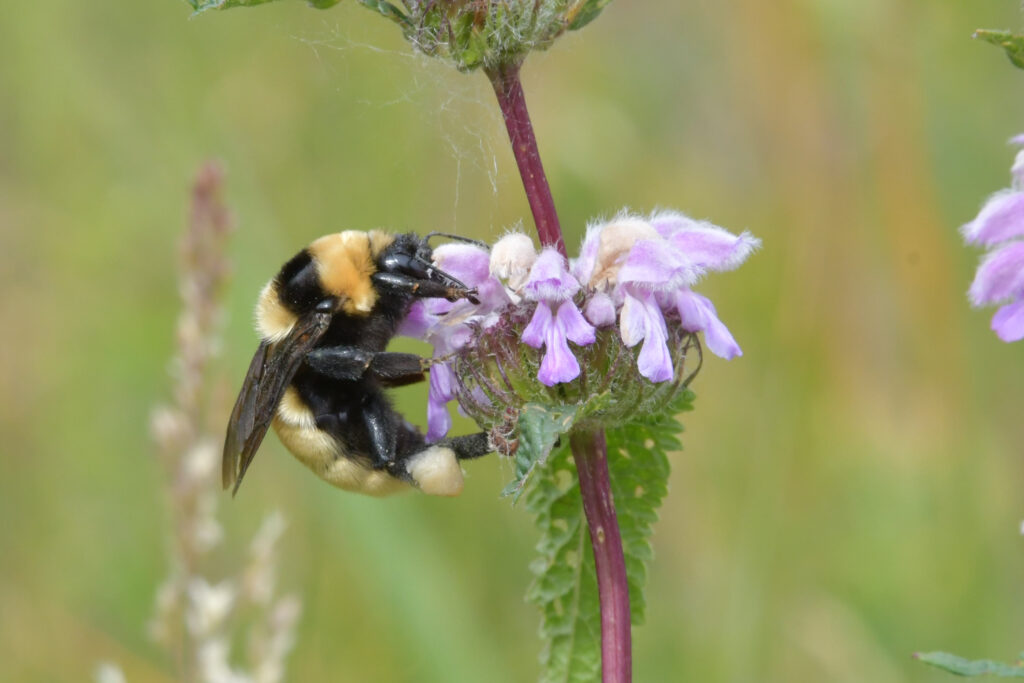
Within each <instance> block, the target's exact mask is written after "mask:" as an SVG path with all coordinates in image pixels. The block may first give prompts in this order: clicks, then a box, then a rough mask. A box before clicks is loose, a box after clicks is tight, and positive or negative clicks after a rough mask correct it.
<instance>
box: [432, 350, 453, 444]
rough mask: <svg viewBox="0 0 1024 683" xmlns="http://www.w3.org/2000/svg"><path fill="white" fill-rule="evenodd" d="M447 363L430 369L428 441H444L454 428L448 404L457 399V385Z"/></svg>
mask: <svg viewBox="0 0 1024 683" xmlns="http://www.w3.org/2000/svg"><path fill="white" fill-rule="evenodd" d="M452 380H453V375H452V371H451V368H449V367H448V364H447V363H440V364H438V365H435V366H433V367H432V368H431V369H430V389H429V391H428V392H427V441H430V442H434V441H437V440H439V439H443V438H444V436H445V435H446V434H447V433H448V430H449V429H451V427H452V417H451V415H450V414H449V413H448V402H449V401H451V400H452V399H453V398H455V383H454V382H453V381H452Z"/></svg>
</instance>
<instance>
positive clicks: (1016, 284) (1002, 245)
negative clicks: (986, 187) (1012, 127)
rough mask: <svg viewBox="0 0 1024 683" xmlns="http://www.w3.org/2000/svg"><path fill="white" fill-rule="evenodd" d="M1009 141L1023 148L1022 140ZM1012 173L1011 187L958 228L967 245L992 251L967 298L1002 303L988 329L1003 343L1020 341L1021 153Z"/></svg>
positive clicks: (1023, 333) (1023, 314) (1023, 292)
mask: <svg viewBox="0 0 1024 683" xmlns="http://www.w3.org/2000/svg"><path fill="white" fill-rule="evenodd" d="M1010 142H1011V143H1012V144H1016V145H1024V135H1018V136H1017V137H1015V138H1013V139H1011V140H1010ZM1010 172H1011V174H1012V175H1013V181H1012V183H1011V186H1010V187H1009V188H1008V189H1005V190H1000V191H999V192H996V193H995V194H993V195H992V196H991V197H989V198H988V201H986V202H985V205H984V206H983V207H982V208H981V211H980V212H978V216H977V217H976V218H975V219H974V220H973V221H971V222H970V223H967V224H966V225H964V226H963V227H962V228H961V229H960V230H961V232H962V234H963V236H964V240H965V241H966V242H967V243H968V244H974V245H978V246H983V247H990V248H991V249H992V251H990V252H989V253H988V255H987V256H986V257H985V259H984V260H983V261H982V262H981V265H979V266H978V272H977V273H976V274H975V276H974V282H972V283H971V287H970V289H969V290H968V297H969V298H970V300H971V303H972V304H973V305H974V306H977V307H980V306H991V305H994V304H1003V305H1002V306H1001V307H1000V308H999V310H998V311H996V314H995V315H994V316H992V330H993V331H994V332H995V333H996V335H997V336H998V337H999V338H1000V339H1002V340H1003V341H1005V342H1014V341H1020V340H1021V339H1024V239H1020V238H1024V150H1021V151H1020V152H1018V153H1017V158H1016V159H1015V161H1014V164H1013V167H1012V168H1011V169H1010Z"/></svg>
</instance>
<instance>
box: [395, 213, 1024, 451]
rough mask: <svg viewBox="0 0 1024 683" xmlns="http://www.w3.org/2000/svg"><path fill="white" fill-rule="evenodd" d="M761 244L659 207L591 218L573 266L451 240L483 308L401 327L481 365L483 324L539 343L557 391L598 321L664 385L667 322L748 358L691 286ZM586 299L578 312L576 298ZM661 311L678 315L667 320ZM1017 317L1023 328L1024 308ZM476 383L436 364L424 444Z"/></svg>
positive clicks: (451, 267) (428, 304)
mask: <svg viewBox="0 0 1024 683" xmlns="http://www.w3.org/2000/svg"><path fill="white" fill-rule="evenodd" d="M759 244H760V241H759V240H757V239H755V238H754V237H752V236H751V235H750V234H749V233H746V232H744V233H742V234H739V235H736V234H733V233H731V232H728V231H727V230H723V229H722V228H719V227H717V226H714V225H712V224H710V223H708V222H706V221H696V220H693V219H691V218H689V217H687V216H685V215H683V214H680V213H675V212H667V211H662V212H656V213H654V214H652V215H650V216H648V217H644V216H638V215H635V214H629V213H626V212H622V213H620V214H618V215H617V216H615V217H614V218H613V219H612V220H611V221H608V222H604V223H592V224H590V225H588V227H587V234H586V237H585V238H584V240H583V244H582V248H581V250H580V255H579V257H578V258H576V259H574V260H573V261H572V262H571V266H570V264H567V263H566V260H565V258H564V257H562V256H561V255H560V254H559V253H558V252H557V251H555V250H554V249H551V248H546V249H544V250H543V251H541V252H540V254H538V253H537V251H536V249H535V248H534V245H533V241H532V240H531V239H530V238H528V237H527V236H526V235H523V234H521V233H511V234H508V235H505V236H504V237H502V238H501V239H500V240H499V241H498V242H497V243H496V244H495V245H494V247H493V248H492V249H491V252H490V254H489V255H488V254H487V253H485V252H484V251H482V250H480V249H478V248H476V247H474V246H471V245H461V244H460V245H445V246H443V247H439V248H438V249H437V250H435V252H434V259H435V261H436V262H437V264H438V266H440V267H441V268H443V269H444V270H446V271H447V272H449V273H451V274H452V275H453V276H455V277H457V278H459V279H460V280H462V281H463V282H465V283H466V284H467V285H469V286H471V287H475V288H476V289H477V291H478V298H479V300H480V303H479V304H472V303H470V302H469V301H465V300H463V301H458V302H455V303H451V302H448V301H444V300H438V299H431V300H425V301H421V302H417V304H416V305H414V306H413V309H412V311H411V312H410V314H409V317H408V318H407V319H406V320H405V322H404V323H403V325H402V332H403V333H405V334H408V335H412V336H416V337H419V338H422V339H425V340H427V341H428V342H430V343H431V344H433V346H434V356H435V358H439V357H445V356H447V355H448V354H451V353H459V354H460V358H463V357H464V358H466V359H467V360H468V361H469V362H483V363H484V364H486V363H489V362H492V361H491V360H490V359H491V358H493V357H494V356H493V355H491V356H487V355H486V354H485V356H484V357H483V359H482V360H481V356H480V355H477V354H476V353H475V352H476V349H473V348H471V347H469V346H467V345H468V344H471V343H472V340H473V338H474V336H475V335H476V334H477V332H476V331H477V330H480V329H482V330H483V332H482V334H491V335H497V337H491V338H489V342H488V343H497V344H500V345H503V344H509V345H511V347H512V348H515V347H516V346H518V345H519V344H520V343H522V344H526V345H528V346H531V347H533V348H535V349H543V355H542V357H541V362H540V367H539V369H538V371H537V375H536V379H537V380H538V381H539V383H540V384H542V385H544V386H546V387H553V386H555V385H557V384H560V383H564V382H570V381H573V380H575V379H576V378H578V377H579V376H580V374H581V372H582V371H583V369H582V368H581V367H580V361H579V359H578V358H577V357H576V354H575V353H574V352H573V351H574V349H573V347H572V346H571V344H574V345H576V346H586V345H590V344H593V343H594V342H595V341H596V339H597V328H604V331H603V332H602V334H605V335H610V334H615V333H616V332H617V333H618V335H619V337H620V338H621V340H622V343H624V344H625V345H626V346H628V347H636V346H638V345H640V351H639V353H637V356H636V363H637V369H638V370H639V373H640V375H642V376H643V377H644V378H646V379H647V380H648V381H649V382H654V383H657V382H665V381H669V380H671V379H672V378H673V377H675V376H676V375H675V373H676V370H677V368H675V367H674V365H673V360H672V358H673V355H678V354H677V353H675V350H673V349H669V347H668V340H669V338H670V336H673V335H670V334H669V332H670V329H672V331H673V332H675V331H677V330H676V329H674V328H671V327H670V326H680V327H682V329H684V330H687V331H689V332H704V337H705V340H706V343H707V347H708V349H710V350H711V352H712V353H715V354H717V355H719V356H722V357H723V358H726V359H729V358H734V357H736V356H739V355H742V352H741V351H740V348H739V346H738V345H737V344H736V340H735V339H733V337H732V334H730V333H729V330H728V329H727V328H726V327H725V325H724V324H722V322H721V320H719V318H718V314H717V312H716V311H715V307H714V305H713V304H712V303H711V301H710V300H708V299H707V297H704V296H701V295H700V294H697V293H696V292H694V291H692V289H691V287H693V286H694V285H695V284H696V283H697V282H698V280H699V279H700V278H701V277H703V276H704V275H705V274H707V273H709V272H712V271H724V270H732V269H734V268H736V267H738V266H739V265H740V264H741V263H743V261H745V260H746V259H747V257H749V256H750V254H751V253H752V252H753V251H754V250H755V249H756V248H757V247H758V246H759ZM580 299H582V304H581V308H582V309H583V310H582V312H581V310H580V307H577V303H576V301H577V300H580ZM530 307H532V310H531V308H530ZM510 312H511V313H510ZM666 312H669V313H671V315H670V317H669V318H668V319H666V317H665V316H666ZM524 314H528V315H529V316H530V317H529V323H527V325H526V327H525V328H523V329H522V332H521V333H520V334H519V336H518V337H517V338H516V337H514V335H507V334H506V332H505V328H503V327H491V325H492V324H493V323H494V322H496V321H497V320H498V319H499V317H500V316H503V315H515V316H516V317H517V318H518V317H519V316H522V315H524ZM677 314H678V321H677V320H676V317H675V316H676V315H677ZM1011 317H1012V316H1011ZM1017 318H1020V319H1021V322H1020V326H1021V327H1024V312H1021V314H1020V315H1018V316H1017ZM1017 318H1014V320H1017ZM616 324H617V330H616V329H615V328H616ZM609 328H611V329H609ZM570 343H571V344H570ZM512 353H513V355H514V353H515V352H514V350H513V351H512ZM506 370H507V371H508V372H509V373H514V371H513V370H512V369H510V368H508V367H506V368H505V370H503V372H504V371H506ZM589 370H590V369H589V368H588V371H589ZM530 379H532V378H530ZM506 380H507V378H506ZM471 384H472V382H468V383H467V384H466V387H467V388H468V389H469V391H470V393H468V394H467V395H465V396H461V395H460V396H457V394H458V393H459V391H460V390H462V389H461V388H462V387H463V381H460V379H459V377H456V376H455V374H454V372H453V370H452V366H450V365H449V364H446V363H441V362H438V363H437V364H436V365H435V366H434V367H433V368H432V371H431V375H430V391H429V401H428V409H427V413H428V415H427V422H428V425H429V429H428V433H427V436H428V438H429V439H431V440H436V439H438V438H440V437H442V436H444V434H446V433H447V431H448V428H449V427H450V425H451V420H450V418H449V415H448V410H447V404H448V402H449V401H451V400H452V399H453V398H459V400H460V402H462V403H463V405H464V406H466V405H470V406H473V407H474V408H466V410H467V411H471V412H472V410H474V409H475V407H479V406H481V405H485V404H490V400H489V399H488V398H487V396H486V395H483V394H480V395H477V394H476V393H474V392H477V393H479V392H480V391H481V390H480V387H479V386H476V387H473V386H470V385H471ZM524 390H525V389H524ZM488 410H490V408H488ZM484 412H486V411H484Z"/></svg>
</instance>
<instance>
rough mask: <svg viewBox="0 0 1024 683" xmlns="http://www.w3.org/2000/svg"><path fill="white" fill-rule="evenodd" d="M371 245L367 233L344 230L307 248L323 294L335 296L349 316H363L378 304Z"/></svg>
mask: <svg viewBox="0 0 1024 683" xmlns="http://www.w3.org/2000/svg"><path fill="white" fill-rule="evenodd" d="M373 242H374V237H373V236H372V235H371V234H370V233H365V232H360V231H357V230H346V231H344V232H339V233H336V234H334V235H326V236H324V237H321V238H320V239H318V240H316V241H315V242H313V244H311V245H309V252H310V253H311V254H312V255H313V259H314V260H315V261H316V266H317V274H318V276H319V278H320V284H321V286H322V287H323V289H324V291H325V292H326V293H328V294H331V295H333V296H336V297H338V300H339V302H340V304H341V309H342V310H343V311H345V312H346V313H349V314H351V315H366V314H368V313H369V312H370V311H371V310H372V309H373V306H374V304H376V303H377V292H376V290H375V289H374V288H373V282H372V281H371V280H370V276H371V275H373V273H374V272H376V266H375V265H374V259H373V249H372V246H373Z"/></svg>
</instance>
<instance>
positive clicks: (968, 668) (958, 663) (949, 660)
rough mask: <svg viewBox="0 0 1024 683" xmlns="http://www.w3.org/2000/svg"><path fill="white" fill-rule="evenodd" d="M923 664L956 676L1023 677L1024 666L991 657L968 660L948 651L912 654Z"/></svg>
mask: <svg viewBox="0 0 1024 683" xmlns="http://www.w3.org/2000/svg"><path fill="white" fill-rule="evenodd" d="M914 657H916V658H917V659H920V660H921V661H922V662H924V663H925V664H931V665H932V666H935V667H938V668H940V669H943V670H945V671H948V672H949V673H951V674H956V675H957V676H985V675H988V674H991V675H993V676H998V677H1000V678H1024V666H1021V665H1020V664H1019V663H1018V664H1003V663H1002V662H994V661H992V660H991V659H978V660H974V661H972V660H970V659H964V658H963V657H958V656H956V655H951V654H949V653H948V652H919V653H917V654H915V655H914Z"/></svg>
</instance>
